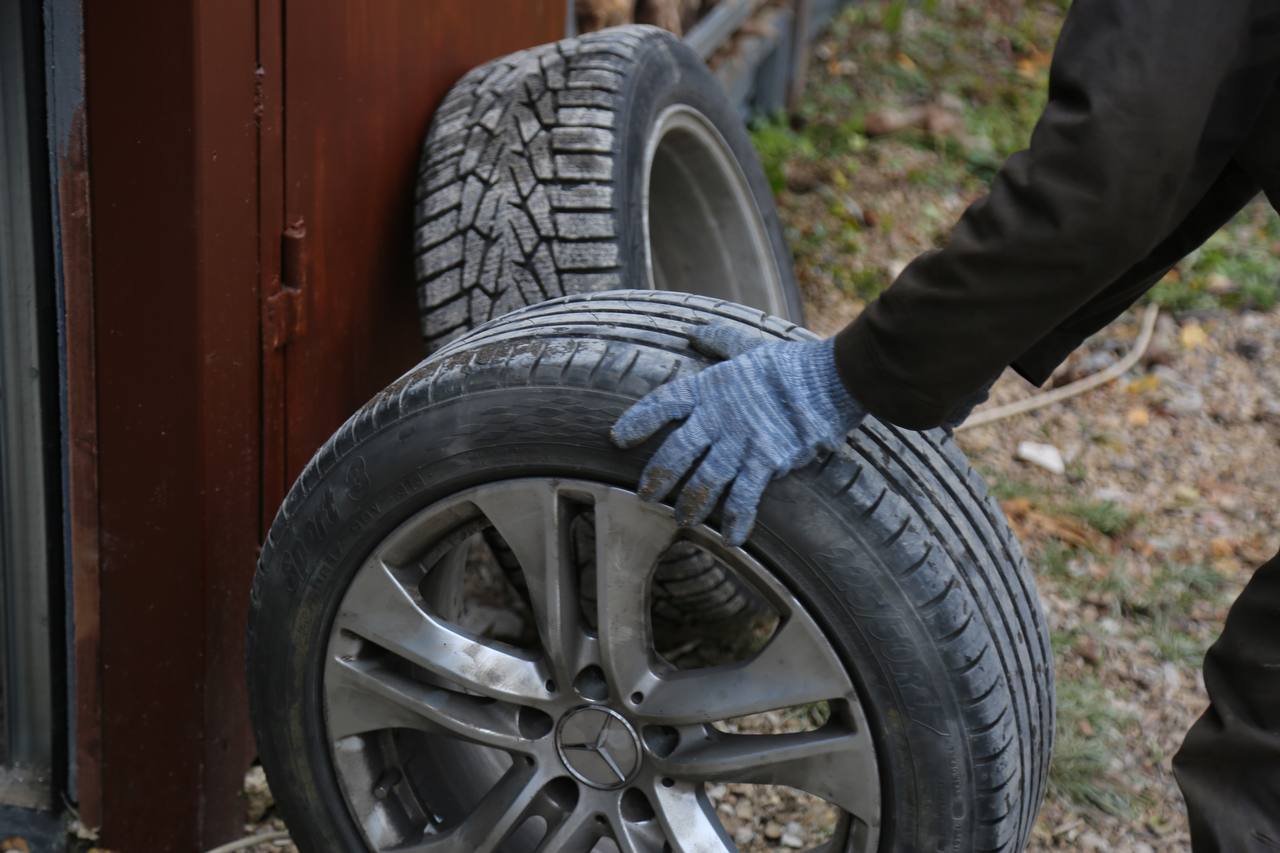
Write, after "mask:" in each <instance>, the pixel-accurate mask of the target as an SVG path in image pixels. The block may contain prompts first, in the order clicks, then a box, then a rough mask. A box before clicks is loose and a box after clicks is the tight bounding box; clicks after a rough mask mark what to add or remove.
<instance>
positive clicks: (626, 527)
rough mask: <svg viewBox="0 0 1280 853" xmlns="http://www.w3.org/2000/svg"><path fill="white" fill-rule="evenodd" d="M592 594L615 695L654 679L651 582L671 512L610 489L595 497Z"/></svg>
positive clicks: (669, 533) (671, 533)
mask: <svg viewBox="0 0 1280 853" xmlns="http://www.w3.org/2000/svg"><path fill="white" fill-rule="evenodd" d="M595 516H596V596H597V607H598V611H597V618H596V624H597V625H599V634H600V658H601V663H602V664H603V666H604V671H605V674H606V676H608V678H609V683H610V686H611V687H612V688H613V690H614V691H615V692H616V694H617V695H619V696H629V695H631V694H632V693H633V692H635V691H637V690H640V689H647V684H648V683H649V682H651V681H652V680H653V676H652V671H651V669H650V649H651V648H652V646H653V643H652V641H651V637H650V626H649V585H650V584H649V582H650V578H651V577H652V576H653V571H654V568H655V567H656V566H657V563H658V558H659V557H661V556H662V553H663V552H664V551H666V550H667V547H668V546H669V545H670V544H671V542H672V540H673V539H674V538H675V534H676V527H675V522H674V520H673V519H672V517H671V511H670V510H669V509H666V508H665V507H658V506H654V505H652V504H647V503H641V502H640V501H637V500H636V499H635V497H634V496H633V495H630V494H628V493H626V492H621V491H618V490H614V489H611V490H609V491H607V492H605V493H603V494H601V495H599V496H598V497H597V498H596V505H595Z"/></svg>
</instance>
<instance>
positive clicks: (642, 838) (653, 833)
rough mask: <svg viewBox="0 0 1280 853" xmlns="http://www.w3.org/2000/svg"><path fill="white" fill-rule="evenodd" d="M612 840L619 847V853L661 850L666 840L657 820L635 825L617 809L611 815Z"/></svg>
mask: <svg viewBox="0 0 1280 853" xmlns="http://www.w3.org/2000/svg"><path fill="white" fill-rule="evenodd" d="M609 828H610V830H611V834H610V836H609V837H610V838H612V839H613V843H614V844H616V845H617V846H618V851H619V853H649V851H652V850H661V849H662V842H663V840H664V835H663V829H662V824H661V823H660V822H659V821H657V820H656V819H655V820H647V821H644V822H642V823H633V822H631V821H628V820H626V819H624V818H623V817H622V815H621V814H620V813H619V812H618V810H617V809H614V810H613V813H612V814H610V815H609Z"/></svg>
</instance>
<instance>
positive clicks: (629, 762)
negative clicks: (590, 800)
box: [556, 705, 641, 791]
mask: <svg viewBox="0 0 1280 853" xmlns="http://www.w3.org/2000/svg"><path fill="white" fill-rule="evenodd" d="M556 751H557V752H559V753H560V760H561V761H563V762H564V766H565V769H566V770H568V771H569V772H570V773H572V774H573V776H574V778H576V779H577V780H578V781H579V782H583V783H585V784H587V785H590V786H591V787H593V788H600V789H601V790H605V791H608V790H612V789H614V788H621V787H622V786H623V785H625V784H627V783H628V782H630V781H631V779H632V777H633V776H635V775H636V771H637V770H639V769H640V755H641V753H640V738H639V736H638V735H636V730H635V729H633V728H632V727H631V724H630V723H629V722H627V720H626V718H625V717H623V716H622V715H621V714H619V713H618V712H617V711H614V710H612V709H611V708H604V707H601V706H599V705H584V706H582V707H581V708H575V709H573V710H572V711H570V712H569V713H567V714H565V715H564V716H563V717H561V718H560V724H559V725H558V726H557V727H556Z"/></svg>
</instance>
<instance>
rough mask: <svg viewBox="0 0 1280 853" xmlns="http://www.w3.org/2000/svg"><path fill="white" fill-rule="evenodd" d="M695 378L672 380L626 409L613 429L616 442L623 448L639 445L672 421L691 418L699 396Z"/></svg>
mask: <svg viewBox="0 0 1280 853" xmlns="http://www.w3.org/2000/svg"><path fill="white" fill-rule="evenodd" d="M693 380H694V377H692V376H687V377H685V378H683V379H677V380H676V381H674V382H669V383H667V384H666V385H663V386H662V387H661V388H658V389H657V390H655V391H651V392H649V393H648V394H646V395H645V396H644V397H643V398H642V399H641V400H640V401H639V402H638V403H636V404H635V405H633V406H632V407H631V408H629V409H627V410H626V411H625V412H623V413H622V417H620V418H618V420H617V421H616V422H614V424H613V429H611V430H610V431H609V436H610V437H611V438H612V439H613V443H614V444H616V445H618V446H619V447H623V448H627V447H635V446H636V445H637V444H642V443H643V442H645V441H647V440H648V439H649V438H650V437H652V436H653V434H654V433H655V432H657V431H658V430H660V429H662V428H663V427H664V426H666V425H667V424H669V423H671V421H678V420H680V419H681V418H687V417H688V416H689V413H690V412H692V411H693V406H694V402H695V400H696V397H695V394H694V385H693Z"/></svg>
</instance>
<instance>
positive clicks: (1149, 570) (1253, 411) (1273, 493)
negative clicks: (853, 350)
mask: <svg viewBox="0 0 1280 853" xmlns="http://www.w3.org/2000/svg"><path fill="white" fill-rule="evenodd" d="M1135 333H1136V323H1134V322H1122V323H1119V324H1116V325H1115V326H1113V327H1112V328H1111V329H1110V330H1108V331H1106V332H1104V333H1103V334H1102V335H1100V336H1098V337H1097V338H1095V340H1093V341H1091V342H1090V344H1089V345H1088V347H1087V348H1086V349H1085V350H1084V351H1082V352H1081V353H1079V354H1078V355H1077V356H1076V357H1075V358H1073V359H1072V361H1071V362H1070V363H1069V364H1068V365H1067V366H1066V367H1065V369H1064V371H1063V372H1064V373H1066V374H1068V376H1069V375H1070V374H1073V373H1075V372H1077V371H1078V370H1080V369H1081V368H1083V367H1090V368H1095V369H1096V368H1097V367H1099V366H1102V365H1105V363H1107V362H1108V361H1109V360H1112V359H1114V358H1115V357H1116V353H1117V351H1119V350H1122V349H1125V348H1127V347H1128V346H1129V345H1130V344H1131V342H1132V339H1133V338H1134V336H1135ZM1277 359H1280V314H1276V313H1243V314H1234V313H1226V312H1223V313H1217V314H1210V315H1205V316H1202V317H1198V318H1197V317H1184V318H1181V319H1179V320H1174V319H1172V318H1168V317H1166V318H1163V319H1162V321H1161V322H1160V324H1159V326H1158V332H1157V335H1156V337H1155V340H1154V341H1153V344H1152V346H1151V348H1150V350H1149V357H1148V358H1147V359H1145V360H1144V363H1143V364H1142V365H1141V366H1140V367H1138V368H1137V369H1135V370H1134V371H1132V372H1131V373H1130V374H1129V375H1128V376H1126V377H1125V378H1124V379H1122V380H1120V381H1117V382H1115V383H1112V384H1111V385H1109V386H1106V387H1104V388H1101V389H1098V390H1096V391H1093V392H1089V393H1087V394H1085V395H1083V396H1081V397H1078V398H1075V399H1073V400H1072V401H1070V402H1068V403H1066V404H1062V405H1057V406H1053V407H1051V408H1048V409H1045V410H1043V411H1041V412H1037V413H1034V414H1029V415H1025V416H1020V417H1015V418H1013V419H1010V420H1006V421H1003V422H999V423H996V424H992V425H989V426H983V427H978V428H975V429H973V430H969V431H964V432H962V433H961V436H960V443H961V445H962V446H963V447H964V448H965V450H966V451H967V452H968V453H969V455H970V458H971V459H972V460H973V462H974V464H975V465H977V466H978V467H979V468H980V469H981V470H983V471H984V472H985V473H986V474H987V476H988V479H989V480H990V481H991V483H992V484H993V487H994V488H995V489H996V490H997V492H998V493H1000V494H1002V495H1006V496H1007V497H1006V500H1005V507H1006V511H1007V512H1008V513H1009V515H1010V517H1011V519H1012V521H1013V523H1014V526H1015V528H1016V529H1018V530H1019V533H1020V535H1021V538H1022V540H1023V542H1024V545H1025V547H1026V548H1027V551H1028V554H1029V556H1030V557H1031V561H1032V564H1033V566H1035V568H1036V571H1037V574H1038V583H1039V585H1040V590H1041V597H1042V599H1043V601H1044V604H1045V608H1046V610H1047V612H1048V615H1049V620H1050V624H1051V627H1052V630H1053V632H1054V644H1055V648H1056V649H1057V666H1058V681H1059V693H1060V697H1059V715H1060V721H1059V745H1058V750H1057V755H1056V756H1055V765H1054V773H1053V781H1054V785H1053V788H1052V792H1051V796H1050V799H1049V801H1048V802H1047V803H1046V805H1045V808H1044V810H1043V811H1042V813H1041V819H1040V823H1039V825H1038V826H1037V829H1036V832H1035V837H1034V843H1033V844H1032V846H1031V849H1032V850H1050V849H1054V850H1057V849H1072V850H1132V851H1145V850H1161V851H1184V850H1189V849H1190V847H1189V843H1188V839H1187V835H1186V827H1185V815H1184V810H1183V806H1182V803H1181V800H1180V798H1179V796H1178V792H1177V789H1176V786H1175V784H1174V781H1173V777H1172V774H1171V771H1170V760H1171V758H1172V756H1173V753H1174V752H1175V751H1176V749H1177V747H1178V744H1179V743H1180V741H1181V739H1182V736H1183V734H1184V733H1185V731H1186V729H1187V728H1188V727H1189V726H1190V724H1191V723H1192V722H1193V721H1194V720H1195V719H1196V717H1197V716H1198V715H1199V714H1200V713H1201V712H1202V711H1203V709H1204V707H1205V705H1206V702H1207V697H1206V696H1205V694H1204V688H1203V682H1202V680H1201V676H1200V659H1201V657H1202V655H1203V653H1204V650H1205V649H1206V648H1207V647H1208V644H1209V643H1210V642H1212V640H1213V638H1214V637H1215V636H1216V635H1217V633H1218V631H1219V630H1220V627H1221V624H1222V619H1223V617H1224V615H1225V612H1226V607H1227V605H1228V603H1229V602H1230V600H1231V599H1232V598H1234V596H1235V594H1236V593H1237V592H1238V591H1239V590H1240V589H1241V588H1242V587H1243V585H1244V584H1245V582H1246V581H1247V580H1248V578H1249V576H1250V574H1251V572H1252V570H1253V569H1254V567H1256V566H1257V565H1259V564H1260V563H1262V562H1263V561H1265V560H1266V559H1268V558H1269V557H1270V556H1271V555H1272V554H1273V553H1274V551H1275V548H1276V547H1277V545H1280V543H1278V542H1277V541H1276V537H1275V534H1274V531H1275V530H1276V528H1277V522H1278V521H1280V453H1277V444H1278V443H1280V371H1278V370H1277V369H1276V367H1275V365H1276V364H1277ZM1028 393H1029V390H1028V389H1027V387H1026V383H1024V382H1023V381H1022V380H1021V379H1019V378H1017V377H1015V376H1006V377H1005V378H1004V379H1002V381H1001V382H1000V383H999V385H998V386H997V388H996V391H995V394H994V395H993V397H994V400H993V404H999V403H1000V402H1007V401H1009V400H1011V399H1018V398H1021V397H1023V396H1026V395H1027V394H1028ZM1028 441H1029V442H1037V443H1043V444H1048V445H1051V446H1054V447H1056V448H1058V449H1059V450H1060V451H1061V453H1062V456H1063V458H1064V462H1065V467H1066V471H1065V472H1064V473H1061V474H1059V473H1053V472H1050V471H1048V470H1044V469H1042V468H1040V467H1038V466H1036V465H1033V464H1027V463H1025V462H1020V461H1018V460H1017V459H1016V455H1017V448H1018V447H1019V445H1020V444H1021V443H1023V442H1028Z"/></svg>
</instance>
